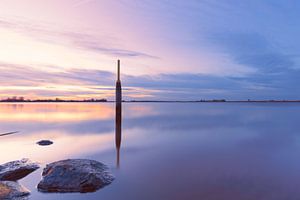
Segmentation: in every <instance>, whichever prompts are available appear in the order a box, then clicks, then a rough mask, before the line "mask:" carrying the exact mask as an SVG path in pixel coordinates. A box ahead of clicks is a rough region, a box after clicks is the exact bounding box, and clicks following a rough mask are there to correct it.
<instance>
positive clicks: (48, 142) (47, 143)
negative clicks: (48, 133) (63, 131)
mask: <svg viewBox="0 0 300 200" xmlns="http://www.w3.org/2000/svg"><path fill="white" fill-rule="evenodd" d="M37 144H38V145H40V146H48V145H51V144H53V142H52V141H50V140H41V141H38V142H37Z"/></svg>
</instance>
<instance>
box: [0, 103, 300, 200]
mask: <svg viewBox="0 0 300 200" xmlns="http://www.w3.org/2000/svg"><path fill="white" fill-rule="evenodd" d="M0 113H1V115H0V133H4V132H10V131H20V132H19V133H18V134H15V135H10V136H4V137H0V152H1V157H0V163H4V162H7V161H11V160H15V159H20V158H24V157H28V158H30V159H31V160H33V161H38V162H40V163H42V165H43V166H45V164H46V163H49V162H53V161H57V160H60V159H66V158H89V159H95V160H98V161H100V162H103V163H105V164H107V165H108V166H109V167H110V168H111V169H112V171H113V173H114V174H115V176H116V180H115V181H114V182H113V183H112V184H111V185H109V186H107V187H105V188H103V189H101V190H99V191H98V192H95V193H89V194H43V193H39V192H37V190H36V185H37V184H38V181H39V180H40V179H41V175H40V174H41V170H39V171H36V172H34V173H33V174H31V175H29V176H27V177H26V178H24V179H22V180H21V181H20V182H21V183H22V184H23V185H24V186H25V187H27V188H28V189H29V190H31V192H32V193H31V196H30V200H46V199H47V200H48V199H49V200H50V199H51V200H52V199H66V200H71V199H72V200H76V199H84V200H92V199H93V200H96V199H97V200H98V199H106V200H116V199H123V200H127V199H128V200H135V199H138V200H139V199H143V200H154V199H156V200H157V199H159V200H160V199H162V200H169V199H170V200H171V199H172V200H177V199H180V200H181V199H182V200H183V199H192V200H193V199H195V200H199V199H201V200H225V199H226V200H227V199H228V200H248V199H249V200H253V199H255V200H270V199H271V200H273V199H274V200H275V199H276V200H277V199H278V200H283V199H284V200H296V199H300V190H299V187H300V121H299V120H300V104H297V103H293V104H292V103H290V104H288V103H232V104H231V103H198V104H196V103H126V104H123V121H122V144H121V150H120V166H119V168H117V166H116V164H117V160H116V159H117V153H116V148H115V119H114V117H115V116H114V115H115V108H114V104H110V103H99V104H88V103H75V104H70V103H68V104H64V103H58V104H0ZM41 139H50V140H53V141H54V144H53V145H52V146H47V147H41V146H38V145H36V144H35V142H37V141H39V140H41Z"/></svg>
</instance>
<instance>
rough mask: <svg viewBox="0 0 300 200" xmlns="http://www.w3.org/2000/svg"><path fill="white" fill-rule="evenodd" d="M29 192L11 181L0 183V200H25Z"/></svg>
mask: <svg viewBox="0 0 300 200" xmlns="http://www.w3.org/2000/svg"><path fill="white" fill-rule="evenodd" d="M29 194H30V192H29V191H28V190H27V189H26V188H24V187H23V186H21V185H20V184H18V183H17V182H12V181H0V199H1V200H26V199H27V196H28V195H29Z"/></svg>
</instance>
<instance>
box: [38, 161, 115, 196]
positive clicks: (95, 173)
mask: <svg viewBox="0 0 300 200" xmlns="http://www.w3.org/2000/svg"><path fill="white" fill-rule="evenodd" d="M113 180H114V176H113V175H112V174H111V172H110V171H109V169H108V167H107V166H106V165H104V164H102V163H100V162H97V161H94V160H86V159H68V160H62V161H58V162H54V163H51V164H48V165H47V166H46V168H45V169H44V170H43V179H42V180H41V182H40V183H39V184H38V190H39V191H41V192H81V193H85V192H94V191H96V190H98V189H100V188H102V187H104V186H106V185H108V184H110V183H111V182H112V181H113Z"/></svg>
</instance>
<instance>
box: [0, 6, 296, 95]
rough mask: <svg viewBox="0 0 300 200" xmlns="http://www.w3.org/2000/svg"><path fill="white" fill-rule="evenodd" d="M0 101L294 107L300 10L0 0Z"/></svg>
mask: <svg viewBox="0 0 300 200" xmlns="http://www.w3.org/2000/svg"><path fill="white" fill-rule="evenodd" d="M0 4H1V6H0V36H1V37H0V42H1V44H2V45H1V47H0V52H1V53H0V69H1V74H0V85H1V86H0V93H1V95H0V97H1V98H5V97H8V96H21V95H22V96H25V97H28V98H49V97H50V98H52V97H61V98H80V99H82V98H88V97H93V98H102V97H104V98H108V99H113V95H114V87H113V86H114V81H115V74H114V73H115V69H116V66H115V65H116V60H117V59H121V61H122V82H123V86H124V98H125V99H162V100H171V99H178V100H197V99H213V98H225V99H300V95H299V94H298V93H297V91H298V85H299V84H298V83H300V81H299V80H300V79H299V78H300V74H299V70H300V67H299V62H300V59H299V53H298V52H299V50H300V45H299V44H300V39H299V37H298V36H299V35H300V26H299V25H300V24H299V23H300V22H299V20H298V19H299V18H300V14H299V10H300V2H299V1H293V0H286V1H283V0H282V1H281V0H264V1H259V0H251V1H240V0H226V1H225V0H224V1H221V0H219V1H216V0H209V1H208V0H187V1H183V0H173V1H168V0H160V1H153V0H152V1H150V0H139V1H137V0H116V1H108V0H51V1H50V0H45V1H43V2H41V1H38V0H24V1H22V2H20V1H17V0H1V1H0Z"/></svg>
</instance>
